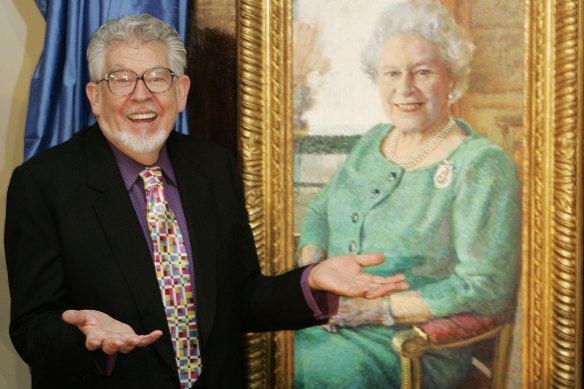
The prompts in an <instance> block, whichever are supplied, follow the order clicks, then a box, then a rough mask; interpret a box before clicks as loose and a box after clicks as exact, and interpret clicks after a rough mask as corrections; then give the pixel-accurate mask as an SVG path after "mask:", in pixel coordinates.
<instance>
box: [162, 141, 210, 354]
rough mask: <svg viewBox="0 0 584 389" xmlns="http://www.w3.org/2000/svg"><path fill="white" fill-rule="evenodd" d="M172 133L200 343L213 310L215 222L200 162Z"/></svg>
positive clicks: (170, 147) (172, 154)
mask: <svg viewBox="0 0 584 389" xmlns="http://www.w3.org/2000/svg"><path fill="white" fill-rule="evenodd" d="M185 143H186V142H179V141H178V140H177V136H176V134H174V133H171V136H170V137H169V140H168V141H167V143H166V146H167V149H168V153H169V156H170V159H171V162H172V167H173V170H174V174H175V176H176V180H177V186H178V188H179V193H180V198H181V203H182V206H183V210H184V214H185V218H186V221H187V228H188V231H189V237H190V240H191V247H192V250H193V264H194V273H195V296H196V307H197V325H198V327H199V333H200V336H201V340H202V342H203V344H205V340H206V338H207V336H208V335H209V334H210V332H211V329H212V327H213V321H214V319H215V309H216V297H217V296H216V287H217V285H216V283H217V279H216V277H217V274H216V271H217V269H216V266H217V263H216V256H217V253H216V247H217V241H216V240H217V234H216V231H217V223H216V220H215V217H216V216H215V215H214V214H213V212H212V211H211V207H210V204H212V203H213V200H212V199H211V194H210V191H209V183H208V182H207V179H206V178H205V176H204V175H203V174H201V172H200V170H199V169H202V168H203V167H202V166H201V163H200V162H201V161H200V160H199V157H198V155H196V153H194V150H193V149H192V148H188V147H186V146H185Z"/></svg>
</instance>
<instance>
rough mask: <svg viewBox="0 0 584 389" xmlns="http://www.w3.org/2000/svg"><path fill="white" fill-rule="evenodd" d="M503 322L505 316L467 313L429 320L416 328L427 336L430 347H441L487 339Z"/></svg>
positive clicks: (498, 329) (497, 330)
mask: <svg viewBox="0 0 584 389" xmlns="http://www.w3.org/2000/svg"><path fill="white" fill-rule="evenodd" d="M505 320H506V316H505V315H496V316H479V315H476V314H472V313H468V314H461V315H457V316H452V317H448V318H442V319H435V320H431V321H428V322H425V323H422V324H420V325H418V327H419V328H420V329H421V330H422V331H423V332H424V333H426V334H427V336H428V340H429V343H430V344H431V345H432V346H441V345H446V344H448V343H459V342H462V341H466V340H470V339H472V340H473V342H474V341H478V340H481V339H484V338H489V337H491V336H493V335H495V334H496V333H497V332H499V331H500V329H501V325H502V324H504V323H505ZM481 335H484V336H481ZM477 337H478V338H477Z"/></svg>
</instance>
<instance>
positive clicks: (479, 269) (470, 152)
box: [300, 120, 521, 317]
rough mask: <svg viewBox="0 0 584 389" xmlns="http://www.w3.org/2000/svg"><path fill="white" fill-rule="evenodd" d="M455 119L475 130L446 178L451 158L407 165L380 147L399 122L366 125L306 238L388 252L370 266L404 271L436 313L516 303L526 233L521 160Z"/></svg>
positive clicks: (329, 246)
mask: <svg viewBox="0 0 584 389" xmlns="http://www.w3.org/2000/svg"><path fill="white" fill-rule="evenodd" d="M457 124H458V125H459V126H460V127H461V128H463V130H465V131H466V132H467V133H468V136H467V137H466V138H465V140H464V141H463V143H462V144H461V145H460V146H459V147H457V148H456V149H455V150H454V151H453V152H452V153H451V154H450V155H449V157H448V158H447V159H446V160H447V161H450V162H452V166H453V169H454V175H453V178H452V180H451V181H450V183H449V184H448V185H446V186H445V187H442V188H439V187H437V186H436V184H435V179H434V175H435V173H436V171H437V170H438V169H442V171H443V170H444V168H440V166H443V165H444V161H443V162H441V163H437V164H435V165H431V166H426V167H422V168H418V169H413V170H410V171H404V169H402V168H401V167H400V166H399V165H396V164H394V163H392V162H390V161H388V160H387V159H385V158H384V157H383V155H382V154H381V152H380V148H381V142H382V140H383V139H384V138H385V136H386V135H387V134H388V132H389V131H391V130H392V128H393V126H392V125H389V124H380V125H377V126H375V127H374V128H372V129H371V130H369V132H368V133H367V134H365V135H364V136H363V137H362V139H361V140H360V141H359V143H358V144H357V145H356V146H355V147H354V149H353V150H352V151H351V154H350V155H349V157H348V158H347V160H346V162H345V163H344V165H343V166H342V167H341V169H340V170H339V171H338V172H337V173H336V175H335V176H334V177H333V179H332V180H331V182H330V183H329V184H328V185H327V186H326V187H325V188H323V190H322V191H321V192H320V193H319V194H318V195H317V197H315V199H314V200H313V201H312V202H311V204H310V205H309V207H308V209H307V213H306V217H305V219H304V222H303V226H302V236H301V240H300V247H302V246H304V245H306V244H313V245H317V246H320V247H322V248H324V249H325V250H326V251H327V252H328V255H329V256H332V255H337V254H347V253H375V252H381V253H383V254H385V257H386V260H385V262H384V263H383V264H381V265H378V266H376V267H373V268H369V270H368V271H370V272H371V273H374V274H379V275H390V274H395V273H404V274H406V276H407V280H406V281H407V282H408V283H409V284H410V286H411V289H410V290H419V291H420V292H421V294H422V298H423V299H424V300H425V302H426V303H427V304H428V307H429V308H430V310H431V311H432V313H433V315H434V316H435V317H443V316H450V315H453V314H457V313H461V312H475V313H477V314H482V315H491V314H498V313H502V312H504V311H506V310H507V309H508V308H510V307H511V306H512V302H513V301H514V299H515V292H516V289H517V286H518V283H519V281H518V272H519V258H520V238H521V197H520V185H519V180H518V177H517V172H516V168H515V164H514V163H513V160H512V159H511V158H510V156H509V155H508V154H507V153H506V152H505V151H504V150H503V149H502V148H501V147H499V146H497V145H496V144H494V143H493V142H492V141H490V140H489V139H487V138H486V137H483V136H481V135H479V134H477V133H475V132H474V131H473V130H472V129H471V128H470V126H469V125H468V124H467V123H466V122H464V121H462V120H457Z"/></svg>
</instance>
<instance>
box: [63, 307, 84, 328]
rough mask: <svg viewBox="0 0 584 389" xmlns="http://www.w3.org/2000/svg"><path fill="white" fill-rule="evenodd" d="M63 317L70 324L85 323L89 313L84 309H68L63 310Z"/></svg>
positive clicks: (79, 324)
mask: <svg viewBox="0 0 584 389" xmlns="http://www.w3.org/2000/svg"><path fill="white" fill-rule="evenodd" d="M61 318H62V319H63V320H64V321H65V322H66V323H69V324H73V325H75V326H81V325H84V324H85V322H86V321H87V313H85V312H84V311H76V310H74V309H70V310H68V311H65V312H63V314H62V315H61Z"/></svg>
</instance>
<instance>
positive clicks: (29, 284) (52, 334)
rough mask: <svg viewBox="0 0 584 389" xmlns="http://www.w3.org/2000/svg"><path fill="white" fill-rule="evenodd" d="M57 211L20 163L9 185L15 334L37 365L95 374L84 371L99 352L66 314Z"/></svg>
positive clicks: (12, 328)
mask: <svg viewBox="0 0 584 389" xmlns="http://www.w3.org/2000/svg"><path fill="white" fill-rule="evenodd" d="M45 190H46V189H45ZM52 211H53V210H52V209H51V207H50V206H49V204H48V202H47V201H46V194H44V193H43V188H42V187H41V186H40V185H38V180H35V177H34V175H33V174H32V173H31V172H30V171H28V170H27V169H26V167H23V166H21V167H18V168H17V169H16V170H15V171H14V173H13V175H12V178H11V182H10V186H9V188H8V194H7V204H6V225H5V235H4V245H5V250H6V264H7V269H8V280H9V288H10V295H11V320H10V337H11V339H12V342H13V344H14V347H15V348H16V350H17V351H18V353H19V354H20V356H21V357H22V358H23V359H24V360H25V361H26V362H27V363H28V364H29V365H30V366H31V367H32V369H33V370H34V369H38V370H39V371H47V370H49V371H52V372H53V373H55V374H59V371H60V370H63V371H65V370H66V371H68V372H75V375H76V376H79V373H81V375H82V374H84V373H87V374H90V373H93V374H95V373H96V372H97V370H95V371H91V372H89V371H87V372H83V371H82V370H83V369H84V368H87V367H88V366H94V365H93V363H91V361H92V360H93V356H94V355H95V354H94V353H92V352H90V351H88V350H86V349H85V347H84V342H85V340H84V336H83V334H82V333H81V332H80V331H79V330H78V329H77V328H76V327H75V326H71V325H68V324H66V323H65V322H64V321H63V320H62V319H61V314H62V312H63V311H65V310H67V309H68V308H67V304H66V302H65V288H66V285H65V274H64V269H63V266H62V263H61V248H60V244H59V236H58V235H57V228H56V219H55V215H54V214H53V212H52ZM88 362H89V363H88ZM83 366H85V367H83Z"/></svg>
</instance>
